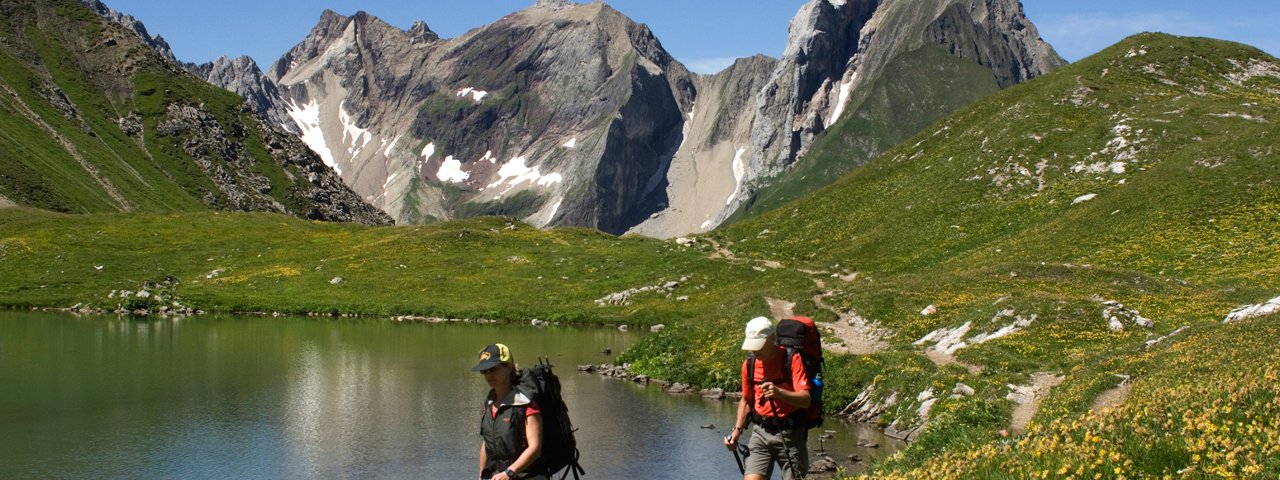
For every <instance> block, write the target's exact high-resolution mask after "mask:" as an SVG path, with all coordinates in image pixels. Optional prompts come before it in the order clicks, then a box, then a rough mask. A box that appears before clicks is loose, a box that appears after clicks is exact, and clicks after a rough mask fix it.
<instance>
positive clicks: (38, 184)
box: [0, 0, 387, 222]
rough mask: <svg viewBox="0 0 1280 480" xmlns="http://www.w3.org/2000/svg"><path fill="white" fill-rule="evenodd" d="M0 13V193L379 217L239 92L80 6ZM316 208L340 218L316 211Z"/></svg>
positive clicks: (49, 203)
mask: <svg viewBox="0 0 1280 480" xmlns="http://www.w3.org/2000/svg"><path fill="white" fill-rule="evenodd" d="M0 11H3V12H4V16H3V19H0V46H2V47H3V48H0V196H2V197H4V198H7V199H9V200H10V201H12V202H14V203H17V204H20V205H25V206H30V207H36V208H41V209H47V210H53V211H61V212H75V213H91V212H177V211H196V210H206V209H210V208H212V209H222V210H260V211H263V210H265V211H277V212H282V213H285V212H287V213H290V214H293V215H296V216H306V215H312V216H320V217H323V218H329V219H342V220H347V219H349V218H339V217H349V216H353V217H358V218H357V219H358V220H363V221H374V222H378V221H381V222H386V221H387V220H386V219H385V218H383V217H382V216H381V214H380V213H379V212H376V210H374V209H372V207H369V206H367V205H364V204H363V201H362V200H360V199H359V198H358V197H356V196H355V195H354V194H352V193H351V192H350V191H349V190H348V189H346V187H345V186H343V185H342V184H341V182H340V181H337V180H336V176H335V175H334V174H332V173H330V172H327V169H326V168H324V166H323V164H322V163H321V161H320V160H319V158H318V157H317V156H315V155H314V154H313V153H311V152H310V151H309V150H307V149H306V148H305V147H304V146H302V145H301V144H300V143H299V142H298V141H297V140H296V139H293V138H287V137H288V135H287V134H285V133H284V132H278V131H273V130H272V129H271V128H270V127H268V126H266V125H264V124H263V123H262V121H261V120H260V119H258V118H256V117H255V116H254V115H253V113H252V112H250V111H248V110H245V109H242V108H241V105H242V101H241V99H240V98H239V97H238V96H236V95H235V94H233V93H231V92H228V91H225V90H222V89H219V88H216V87H213V86H211V85H209V84H207V83H205V82H204V81H202V80H200V79H198V78H196V77H193V76H191V75H189V74H187V73H185V72H182V71H181V70H180V69H178V67H177V66H176V65H172V64H170V63H168V62H166V61H165V60H163V59H162V58H161V57H160V56H159V55H158V54H156V53H155V52H154V51H152V50H151V49H150V48H149V47H147V46H146V45H145V44H144V43H143V42H142V39H141V38H139V37H138V36H137V35H136V34H135V33H134V32H132V31H130V30H128V29H126V28H125V27H123V26H121V25H118V24H114V23H110V22H107V21H105V20H103V19H101V18H99V17H98V16H97V15H96V14H95V13H94V12H92V11H91V10H89V9H88V8H87V7H85V6H84V5H83V4H82V3H81V2H79V1H75V0H57V1H53V2H37V1H29V0H3V1H0ZM330 177H332V179H331V178H330ZM339 203H342V204H344V205H338V204H339ZM320 204H326V205H327V206H326V207H321V208H320V210H328V209H332V210H336V211H340V212H341V213H329V212H324V213H323V214H318V213H317V205H320Z"/></svg>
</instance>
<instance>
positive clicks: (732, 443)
mask: <svg viewBox="0 0 1280 480" xmlns="http://www.w3.org/2000/svg"><path fill="white" fill-rule="evenodd" d="M741 436H742V430H739V429H737V428H735V429H733V431H732V432H729V436H727V437H724V447H725V448H728V449H729V451H731V452H732V451H737V448H738V438H739V437H741Z"/></svg>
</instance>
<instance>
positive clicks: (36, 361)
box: [0, 312, 900, 479]
mask: <svg viewBox="0 0 1280 480" xmlns="http://www.w3.org/2000/svg"><path fill="white" fill-rule="evenodd" d="M641 336H642V334H639V333H626V332H619V331H617V330H614V329H604V328H548V329H534V328H529V327H524V326H511V325H468V324H435V325H432V324H414V323H398V322H392V321H389V320H372V319H360V320H328V319H309V318H244V317H222V316H202V317H197V318H188V319H182V320H158V319H144V320H131V319H118V318H114V317H71V316H66V315H61V314H33V313H12V312H0V431H3V434H0V477H3V478H67V477H77V478H79V477H93V478H346V477H360V478H368V477H374V478H401V477H405V478H410V477H411V478H431V479H455V478H462V479H466V478H475V475H476V471H477V468H476V467H477V462H478V452H479V445H480V440H479V435H478V434H479V421H478V416H479V414H480V402H481V400H482V398H483V396H484V394H485V392H486V391H487V387H486V386H485V385H484V382H483V380H481V378H480V377H479V375H477V374H474V373H471V372H470V371H469V368H470V367H471V365H473V364H474V357H475V354H476V352H478V351H479V350H480V349H481V348H482V347H483V346H484V345H486V344H488V343H493V342H502V343H506V344H507V345H509V346H510V347H511V349H512V351H513V353H514V354H515V356H516V360H517V362H519V363H526V364H527V363H531V362H533V361H534V358H535V357H536V356H546V357H549V358H550V359H551V361H552V362H553V363H555V364H556V365H557V366H558V369H557V371H558V373H559V375H560V377H561V380H562V382H563V388H564V394H565V396H566V401H567V403H568V404H569V408H570V415H571V416H572V418H573V419H574V422H575V425H576V426H577V427H578V428H579V431H578V434H577V436H578V442H579V448H580V450H581V451H582V459H583V460H582V463H583V466H584V467H585V468H586V470H587V472H588V475H589V478H600V479H610V478H734V477H737V476H738V471H737V465H736V464H735V463H734V460H733V456H732V455H731V454H730V453H729V452H728V451H727V450H725V449H724V447H723V446H722V445H721V444H720V441H719V438H721V437H723V436H724V434H725V433H726V430H727V429H728V427H731V426H732V422H733V414H734V407H735V404H734V403H732V402H721V401H709V400H703V399H700V398H696V397H677V396H671V395H668V394H666V393H663V392H661V391H659V390H658V389H656V388H645V387H642V386H639V385H635V384H632V383H629V382H623V381H618V380H612V379H606V378H602V377H599V376H596V375H591V374H582V373H578V372H577V371H576V368H575V366H576V365H578V364H583V363H603V362H608V361H610V360H611V358H610V357H609V356H606V355H604V354H602V353H600V352H601V351H602V350H603V349H605V348H609V349H611V350H612V351H614V352H621V351H623V350H625V349H626V348H627V347H629V346H631V345H632V344H633V343H634V342H636V341H637V340H639V339H640V338H641ZM828 423H829V424H832V425H829V426H827V427H825V428H826V429H828V430H835V431H837V433H836V437H835V438H834V439H833V440H831V441H828V442H826V444H825V446H826V448H827V449H828V450H830V451H831V452H832V456H833V457H836V458H837V459H841V460H842V459H843V458H844V457H847V456H848V455H849V454H850V453H857V454H858V455H859V456H861V457H863V458H865V459H875V458H880V457H882V456H884V455H887V454H889V453H891V452H892V450H894V449H895V448H896V447H899V446H900V444H899V443H897V442H895V441H893V440H889V439H885V438H884V437H882V436H880V435H879V434H878V432H875V431H874V430H871V429H865V428H860V427H858V426H854V427H849V426H845V425H842V424H840V423H839V422H828ZM704 425H715V427H716V428H714V429H704V428H702V427H703V426H704ZM812 436H813V437H816V436H817V435H816V434H815V435H812ZM860 438H864V439H868V440H870V441H873V442H876V443H879V444H880V445H881V448H879V449H874V450H865V449H857V448H855V447H854V445H855V444H856V442H857V441H858V440H859V439H860ZM810 443H811V445H810V449H811V450H814V449H817V448H818V443H817V440H816V438H811V440H810ZM842 463H844V462H842Z"/></svg>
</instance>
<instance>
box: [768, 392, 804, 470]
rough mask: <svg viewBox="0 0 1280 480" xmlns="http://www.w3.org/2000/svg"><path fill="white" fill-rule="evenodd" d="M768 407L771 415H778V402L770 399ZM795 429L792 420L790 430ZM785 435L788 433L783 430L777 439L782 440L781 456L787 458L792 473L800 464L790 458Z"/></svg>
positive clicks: (789, 448) (789, 447)
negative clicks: (771, 409)
mask: <svg viewBox="0 0 1280 480" xmlns="http://www.w3.org/2000/svg"><path fill="white" fill-rule="evenodd" d="M769 406H770V407H772V408H773V413H774V415H775V416H776V415H777V414H778V401H777V400H774V399H773V397H770V398H769ZM777 418H785V417H777ZM795 428H796V424H795V420H792V423H791V430H794V429H795ZM787 433H789V431H785V430H784V431H780V432H778V438H780V439H782V451H783V453H784V454H785V455H783V456H785V457H786V458H787V462H788V463H790V464H791V469H792V470H793V471H794V470H798V469H799V468H800V462H797V461H796V458H795V457H793V456H791V446H790V445H788V444H787ZM798 473H800V474H801V475H804V474H805V473H808V472H798Z"/></svg>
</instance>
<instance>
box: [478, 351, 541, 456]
mask: <svg viewBox="0 0 1280 480" xmlns="http://www.w3.org/2000/svg"><path fill="white" fill-rule="evenodd" d="M471 371H473V372H480V374H481V375H484V381H485V383H488V384H489V388H490V390H489V395H488V396H486V397H485V401H484V405H485V407H484V414H483V415H481V417H480V437H481V438H482V439H483V442H482V443H481V444H480V479H481V480H515V479H520V480H546V478H547V477H546V475H544V474H543V473H542V472H543V471H544V470H545V468H543V467H542V462H541V458H540V455H541V453H542V412H541V411H539V410H538V405H537V404H536V403H534V402H533V401H532V400H530V399H529V397H528V396H526V395H525V394H523V393H521V392H520V391H519V390H518V389H516V388H515V387H516V385H517V384H519V383H520V370H519V369H518V368H516V362H515V360H514V359H513V358H512V357H511V350H510V349H508V348H507V346H506V345H503V344H501V343H495V344H492V345H489V346H487V347H484V350H481V351H480V361H479V362H478V363H476V366H475V367H473V368H472V369H471Z"/></svg>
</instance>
